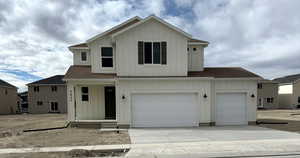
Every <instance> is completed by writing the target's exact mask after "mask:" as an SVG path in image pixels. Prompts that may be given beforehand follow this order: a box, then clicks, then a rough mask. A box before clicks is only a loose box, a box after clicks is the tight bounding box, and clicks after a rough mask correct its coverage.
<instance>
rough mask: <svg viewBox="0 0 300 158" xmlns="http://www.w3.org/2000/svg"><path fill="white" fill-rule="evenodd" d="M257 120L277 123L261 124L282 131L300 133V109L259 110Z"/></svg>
mask: <svg viewBox="0 0 300 158" xmlns="http://www.w3.org/2000/svg"><path fill="white" fill-rule="evenodd" d="M257 121H259V122H264V123H275V124H259V125H258V126H261V127H267V128H272V129H277V130H282V131H290V132H297V133H300V110H298V109H296V110H259V111H257Z"/></svg>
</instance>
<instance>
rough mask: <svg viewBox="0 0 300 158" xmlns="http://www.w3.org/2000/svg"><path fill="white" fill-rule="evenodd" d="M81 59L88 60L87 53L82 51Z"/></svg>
mask: <svg viewBox="0 0 300 158" xmlns="http://www.w3.org/2000/svg"><path fill="white" fill-rule="evenodd" d="M81 61H83V62H86V61H87V53H86V52H81Z"/></svg>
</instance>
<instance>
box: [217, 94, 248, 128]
mask: <svg viewBox="0 0 300 158" xmlns="http://www.w3.org/2000/svg"><path fill="white" fill-rule="evenodd" d="M246 116H247V114H246V94H245V93H219V94H217V100H216V124H217V125H244V124H247V119H246Z"/></svg>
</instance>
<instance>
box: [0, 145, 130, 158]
mask: <svg viewBox="0 0 300 158" xmlns="http://www.w3.org/2000/svg"><path fill="white" fill-rule="evenodd" d="M130 147H131V144H118V145H91V146H67V147H41V148H6V149H0V154H13V153H14V154H17V153H37V152H68V151H71V150H73V149H84V150H97V151H113V150H123V149H124V150H125V149H130ZM0 157H1V156H0Z"/></svg>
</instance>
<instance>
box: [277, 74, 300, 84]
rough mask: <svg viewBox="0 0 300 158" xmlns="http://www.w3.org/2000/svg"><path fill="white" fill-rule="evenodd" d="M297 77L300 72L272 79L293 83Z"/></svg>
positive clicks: (299, 76) (299, 75)
mask: <svg viewBox="0 0 300 158" xmlns="http://www.w3.org/2000/svg"><path fill="white" fill-rule="evenodd" d="M299 79H300V74H294V75H289V76H284V77H279V78H275V79H273V81H277V82H279V83H293V82H295V81H297V80H299Z"/></svg>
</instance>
